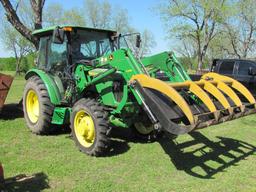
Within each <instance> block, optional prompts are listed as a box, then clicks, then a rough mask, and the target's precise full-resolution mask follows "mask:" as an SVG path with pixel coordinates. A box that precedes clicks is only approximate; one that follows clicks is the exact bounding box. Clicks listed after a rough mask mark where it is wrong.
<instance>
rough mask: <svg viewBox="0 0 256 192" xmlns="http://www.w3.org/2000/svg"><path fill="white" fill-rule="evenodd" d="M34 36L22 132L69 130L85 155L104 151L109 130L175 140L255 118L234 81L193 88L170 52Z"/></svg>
mask: <svg viewBox="0 0 256 192" xmlns="http://www.w3.org/2000/svg"><path fill="white" fill-rule="evenodd" d="M33 34H34V35H35V36H36V37H37V38H39V39H40V46H39V53H38V60H37V67H36V68H35V69H32V70H30V71H29V72H28V73H27V74H26V76H25V78H26V80H27V83H26V86H25V88H24V95H23V108H24V116H25V119H26V122H27V125H28V127H29V128H30V129H31V131H32V132H33V133H35V134H50V133H51V132H53V131H54V130H55V129H56V128H57V127H58V126H56V125H64V124H70V125H71V131H72V135H73V138H74V140H75V143H76V145H77V146H78V148H79V149H80V150H81V151H82V152H85V153H86V154H89V155H94V156H99V155H102V154H104V152H106V150H107V149H108V146H109V140H110V139H109V132H110V127H111V128H114V127H123V128H130V127H134V128H135V130H136V132H137V133H138V134H140V135H141V136H148V135H151V134H155V135H156V134H157V133H159V132H169V133H171V134H174V135H180V134H185V133H188V132H190V131H193V130H196V129H198V128H203V127H206V126H209V125H212V124H217V123H220V122H224V121H227V120H231V119H235V118H238V117H241V116H244V115H248V114H251V113H255V111H256V106H255V99H254V98H253V96H252V95H251V93H250V92H249V91H248V90H247V89H246V88H245V87H244V86H243V85H241V84H240V83H239V82H237V81H235V80H233V79H231V78H229V77H225V76H222V75H218V74H215V73H208V74H205V75H204V76H203V77H202V78H201V80H200V81H196V82H193V81H191V79H190V77H189V76H188V75H187V73H186V72H185V70H184V69H183V67H182V65H181V64H180V63H179V61H178V60H177V58H176V57H175V55H174V54H173V53H171V52H170V53H168V52H163V53H160V54H157V55H153V56H150V57H145V58H142V59H140V58H137V57H135V54H133V52H132V51H131V49H129V47H128V46H127V42H126V39H125V36H122V35H118V34H117V33H116V32H115V31H111V30H101V29H92V28H85V27H77V26H58V27H50V28H47V29H41V30H37V31H35V32H34V33H33ZM136 40H137V41H136V45H137V46H139V42H140V38H139V36H137V39H136Z"/></svg>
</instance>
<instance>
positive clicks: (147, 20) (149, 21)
mask: <svg viewBox="0 0 256 192" xmlns="http://www.w3.org/2000/svg"><path fill="white" fill-rule="evenodd" d="M108 1H109V2H110V3H111V4H112V5H113V6H119V7H121V8H124V9H126V10H127V11H128V14H129V16H130V23H131V25H132V26H133V27H135V28H136V29H138V30H139V31H140V32H142V31H143V30H144V29H148V30H150V31H151V32H152V33H153V35H154V38H155V41H156V43H157V44H156V46H155V47H154V48H153V49H152V53H158V52H162V51H167V50H168V47H169V46H168V42H167V40H166V35H165V31H166V30H165V28H164V25H163V22H162V21H161V19H160V17H159V15H157V13H156V11H155V10H154V8H155V7H156V5H157V4H158V3H159V2H160V1H157V0H126V1H123V0H108ZM50 3H60V4H62V5H63V7H64V8H65V9H69V8H72V7H81V6H82V5H83V3H84V1H83V0H72V1H71V0H46V6H47V5H48V4H50ZM1 17H2V16H1ZM9 56H12V53H10V52H8V51H6V50H5V49H4V46H3V45H2V43H1V42H0V57H9Z"/></svg>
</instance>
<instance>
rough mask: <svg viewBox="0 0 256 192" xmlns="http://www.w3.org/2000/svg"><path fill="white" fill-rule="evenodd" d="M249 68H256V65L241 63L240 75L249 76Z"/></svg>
mask: <svg viewBox="0 0 256 192" xmlns="http://www.w3.org/2000/svg"><path fill="white" fill-rule="evenodd" d="M249 68H256V65H255V64H254V63H252V62H249V61H246V62H239V68H238V75H248V74H249Z"/></svg>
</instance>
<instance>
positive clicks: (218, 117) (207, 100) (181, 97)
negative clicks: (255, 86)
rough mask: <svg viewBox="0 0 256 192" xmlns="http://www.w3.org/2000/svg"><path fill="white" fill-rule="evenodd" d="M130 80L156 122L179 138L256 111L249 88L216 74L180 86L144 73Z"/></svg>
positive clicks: (206, 75)
mask: <svg viewBox="0 0 256 192" xmlns="http://www.w3.org/2000/svg"><path fill="white" fill-rule="evenodd" d="M131 81H132V82H133V83H134V87H135V89H136V90H137V91H138V92H139V93H140V95H141V96H142V98H143V99H144V105H146V106H144V108H146V109H149V110H150V112H151V113H152V115H153V119H154V117H155V119H156V120H157V121H158V122H159V123H160V125H161V127H162V129H164V130H165V131H168V132H170V133H172V134H176V135H179V134H184V133H187V132H190V131H192V130H195V129H199V128H203V127H207V126H209V125H213V124H218V123H221V122H225V121H228V120H231V119H235V118H238V117H241V116H245V115H249V114H251V113H255V112H256V101H255V99H254V97H253V96H252V94H251V93H250V92H249V91H248V89H247V88H246V87H244V86H243V85H242V84H241V83H239V82H238V81H236V80H234V79H232V78H229V77H226V76H222V75H219V74H216V73H207V74H205V75H203V76H202V78H201V79H200V80H199V81H189V80H188V81H185V82H178V83H172V82H166V81H161V80H159V79H155V78H152V77H149V76H146V75H143V74H140V75H134V76H133V77H132V79H131Z"/></svg>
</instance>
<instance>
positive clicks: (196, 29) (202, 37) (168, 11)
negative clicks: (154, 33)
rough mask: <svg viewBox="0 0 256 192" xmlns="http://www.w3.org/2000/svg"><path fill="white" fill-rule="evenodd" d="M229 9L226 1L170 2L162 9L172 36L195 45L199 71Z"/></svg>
mask: <svg viewBox="0 0 256 192" xmlns="http://www.w3.org/2000/svg"><path fill="white" fill-rule="evenodd" d="M227 7H228V6H227V1H225V0H212V1H204V0H179V1H178V0H170V1H168V4H167V5H166V4H165V5H164V6H163V7H161V9H160V14H161V15H162V16H163V18H164V19H165V22H166V23H167V24H168V26H169V27H170V30H169V32H170V34H171V36H175V37H177V38H178V39H182V38H185V39H190V40H191V41H193V42H194V43H195V45H196V51H197V58H198V66H197V69H198V70H201V69H202V66H203V61H204V59H205V56H206V53H207V49H208V47H209V44H210V42H211V41H212V40H213V39H214V38H215V37H216V35H217V34H218V30H217V28H218V27H219V25H220V23H221V22H222V19H223V18H222V17H223V15H225V11H227Z"/></svg>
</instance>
